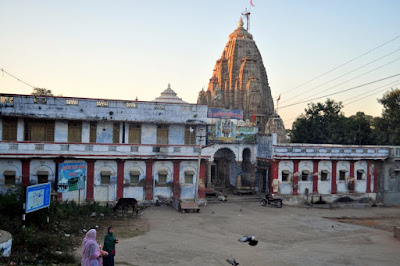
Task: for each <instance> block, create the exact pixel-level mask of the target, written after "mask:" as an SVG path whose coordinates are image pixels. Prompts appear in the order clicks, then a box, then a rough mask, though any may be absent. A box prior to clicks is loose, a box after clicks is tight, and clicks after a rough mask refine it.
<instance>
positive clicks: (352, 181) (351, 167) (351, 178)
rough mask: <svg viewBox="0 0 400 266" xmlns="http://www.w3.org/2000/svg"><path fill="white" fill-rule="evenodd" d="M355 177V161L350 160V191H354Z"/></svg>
mask: <svg viewBox="0 0 400 266" xmlns="http://www.w3.org/2000/svg"><path fill="white" fill-rule="evenodd" d="M354 187H355V178H354V161H351V162H350V180H349V192H350V193H354Z"/></svg>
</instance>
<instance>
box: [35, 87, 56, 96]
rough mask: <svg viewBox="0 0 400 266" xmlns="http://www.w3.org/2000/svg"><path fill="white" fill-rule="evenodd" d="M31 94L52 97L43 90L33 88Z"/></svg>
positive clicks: (49, 91)
mask: <svg viewBox="0 0 400 266" xmlns="http://www.w3.org/2000/svg"><path fill="white" fill-rule="evenodd" d="M31 94H32V95H34V96H53V92H52V91H51V90H48V89H45V88H34V89H33V91H32V93H31Z"/></svg>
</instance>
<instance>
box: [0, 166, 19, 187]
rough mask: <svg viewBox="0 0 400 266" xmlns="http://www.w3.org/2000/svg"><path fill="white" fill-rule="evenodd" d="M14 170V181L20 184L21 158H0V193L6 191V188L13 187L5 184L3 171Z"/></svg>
mask: <svg viewBox="0 0 400 266" xmlns="http://www.w3.org/2000/svg"><path fill="white" fill-rule="evenodd" d="M5 171H15V183H16V184H20V183H21V181H22V163H21V160H13V159H9V160H0V193H6V192H7V190H8V189H10V188H12V187H14V186H9V185H7V186H6V185H5V180H4V172H5Z"/></svg>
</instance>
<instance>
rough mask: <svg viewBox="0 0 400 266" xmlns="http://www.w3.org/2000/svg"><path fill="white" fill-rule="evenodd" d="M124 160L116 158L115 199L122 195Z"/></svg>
mask: <svg viewBox="0 0 400 266" xmlns="http://www.w3.org/2000/svg"><path fill="white" fill-rule="evenodd" d="M124 166H125V160H123V159H121V160H117V200H119V198H123V197H124V174H125V173H124V172H125V169H124Z"/></svg>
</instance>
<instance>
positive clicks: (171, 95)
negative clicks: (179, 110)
mask: <svg viewBox="0 0 400 266" xmlns="http://www.w3.org/2000/svg"><path fill="white" fill-rule="evenodd" d="M153 102H164V103H187V102H185V101H183V100H182V98H179V97H178V96H177V94H176V92H174V91H173V90H172V89H171V84H169V83H168V88H167V89H165V90H164V91H163V92H161V96H158V97H157V98H155V99H154V101H153Z"/></svg>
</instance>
